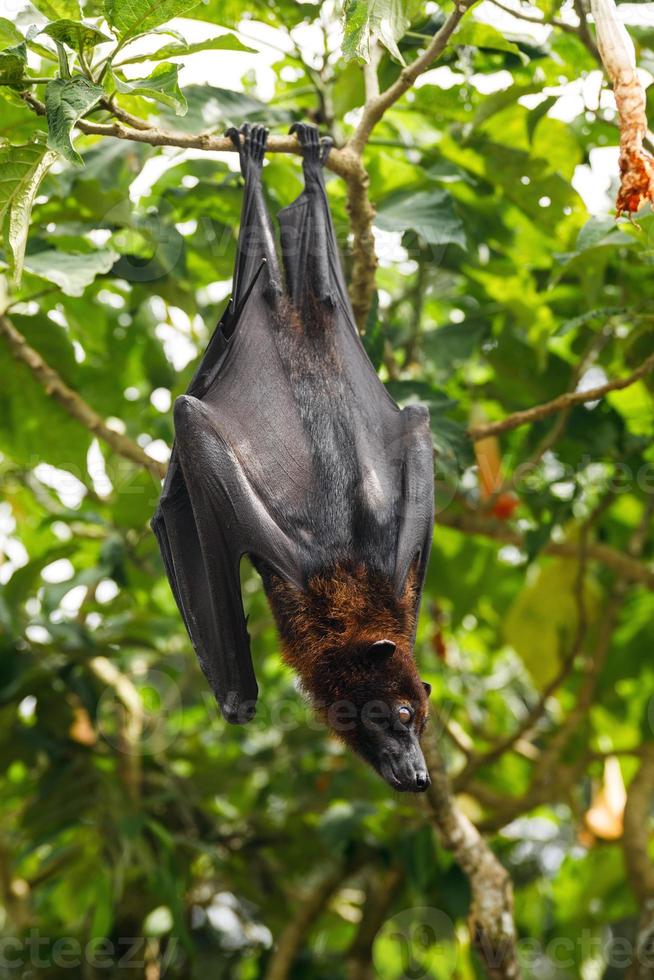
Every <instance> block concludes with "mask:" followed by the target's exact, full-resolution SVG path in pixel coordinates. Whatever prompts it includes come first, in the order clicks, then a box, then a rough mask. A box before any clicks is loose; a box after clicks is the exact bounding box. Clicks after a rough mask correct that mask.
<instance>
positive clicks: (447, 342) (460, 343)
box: [423, 320, 488, 372]
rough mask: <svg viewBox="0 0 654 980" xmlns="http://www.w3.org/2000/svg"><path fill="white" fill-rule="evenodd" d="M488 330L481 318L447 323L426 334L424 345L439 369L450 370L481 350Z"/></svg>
mask: <svg viewBox="0 0 654 980" xmlns="http://www.w3.org/2000/svg"><path fill="white" fill-rule="evenodd" d="M487 331H488V327H487V326H486V324H485V323H483V322H481V321H479V320H476V321H475V320H471V321H467V320H464V322H463V323H446V324H445V326H444V327H439V329H438V330H432V331H431V332H430V333H428V334H427V335H426V337H425V340H424V343H423V347H424V350H425V352H426V353H427V354H428V355H429V356H430V357H431V359H432V360H433V362H434V364H435V366H436V367H437V368H438V370H439V371H443V370H446V371H448V372H449V371H451V370H452V368H453V367H454V366H455V365H456V364H458V363H460V362H461V361H465V360H466V359H467V358H469V357H471V356H472V354H474V353H476V352H478V351H479V348H480V347H481V343H482V340H483V338H484V336H485V334H486V333H487Z"/></svg>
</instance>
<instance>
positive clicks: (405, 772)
mask: <svg viewBox="0 0 654 980" xmlns="http://www.w3.org/2000/svg"><path fill="white" fill-rule="evenodd" d="M421 762H422V765H417V766H416V765H414V764H413V762H412V761H411V760H410V759H406V760H404V763H403V764H401V763H400V762H399V760H397V759H396V760H393V758H392V757H391V753H390V752H389V751H388V750H387V749H384V750H382V753H381V758H380V762H379V766H378V772H379V774H380V776H381V777H382V779H384V780H385V781H386V782H387V783H388V785H389V786H390V787H391V788H392V789H394V790H397V792H398V793H424V792H425V790H426V789H428V788H429V785H430V782H431V780H430V779H429V773H428V772H427V767H426V766H425V765H424V761H423V760H421Z"/></svg>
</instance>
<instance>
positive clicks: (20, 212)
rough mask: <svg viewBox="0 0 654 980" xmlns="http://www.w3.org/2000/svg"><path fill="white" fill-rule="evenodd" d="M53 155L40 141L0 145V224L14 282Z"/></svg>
mask: <svg viewBox="0 0 654 980" xmlns="http://www.w3.org/2000/svg"><path fill="white" fill-rule="evenodd" d="M56 158H57V155H56V153H51V152H50V151H49V150H48V149H47V148H46V146H45V145H44V144H43V143H41V142H33V143H26V144H24V145H22V146H5V147H2V148H0V173H1V174H2V177H1V178H0V224H1V225H2V240H3V244H4V248H5V252H6V255H7V264H8V266H9V269H10V272H11V276H12V281H13V282H14V284H16V283H18V281H19V280H20V277H21V273H22V268H23V256H24V255H25V244H26V242H27V232H28V228H29V222H30V214H31V211H32V204H33V202H34V198H35V197H36V192H37V190H38V187H39V184H40V183H41V181H42V180H43V178H44V176H45V174H46V173H47V171H48V168H49V167H50V166H52V164H53V163H54V161H55V160H56Z"/></svg>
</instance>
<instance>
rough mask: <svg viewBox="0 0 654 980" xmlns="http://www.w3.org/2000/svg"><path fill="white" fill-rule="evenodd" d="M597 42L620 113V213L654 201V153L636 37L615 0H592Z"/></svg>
mask: <svg viewBox="0 0 654 980" xmlns="http://www.w3.org/2000/svg"><path fill="white" fill-rule="evenodd" d="M590 9H591V13H592V14H593V17H594V19H595V29H596V32H597V46H598V48H599V52H600V55H601V58H602V62H603V64H604V68H605V69H606V73H607V75H608V76H609V78H610V79H611V82H612V84H613V92H614V94H615V103H616V107H617V110H618V114H619V116H620V190H619V191H618V197H617V200H616V209H617V211H618V213H620V214H623V213H627V214H632V213H633V212H634V211H638V209H639V208H640V207H641V206H642V205H643V204H645V203H646V202H647V201H649V202H651V203H654V157H652V155H651V154H650V153H648V152H647V150H645V149H644V148H643V140H644V139H645V136H646V135H647V115H646V112H645V109H646V99H645V90H644V88H643V86H642V84H641V81H640V79H639V78H638V73H637V72H636V52H635V50H634V45H633V41H632V40H631V38H630V37H629V34H628V33H627V31H626V30H625V28H624V26H623V24H621V23H620V21H619V20H618V17H617V11H616V7H615V3H614V0H590Z"/></svg>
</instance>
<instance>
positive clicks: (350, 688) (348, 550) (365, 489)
mask: <svg viewBox="0 0 654 980" xmlns="http://www.w3.org/2000/svg"><path fill="white" fill-rule="evenodd" d="M291 132H294V133H295V134H296V136H297V139H298V141H299V143H300V145H301V148H302V153H303V171H304V180H305V187H304V191H303V192H302V194H300V196H299V197H298V198H297V200H296V201H294V202H293V203H292V204H290V205H289V206H288V207H286V208H284V209H283V210H282V211H281V212H280V214H279V224H280V231H281V249H282V255H283V270H282V268H281V267H280V265H279V263H278V259H277V255H276V250H275V238H274V233H273V229H272V225H271V221H270V218H269V215H268V212H267V209H266V205H265V203H264V198H263V191H262V187H261V179H260V177H261V168H262V164H263V159H264V153H265V147H266V138H267V131H266V130H265V129H264V128H263V127H261V126H252V127H249V126H247V125H246V126H243V127H242V128H241V130H240V131H237V130H235V129H232V130H230V131H229V132H228V135H229V136H230V138H231V139H232V141H233V143H234V145H235V147H236V149H237V150H238V152H239V155H240V165H241V172H242V174H243V177H244V179H245V190H244V199H243V207H242V213H241V226H240V235H239V242H238V253H237V260H236V268H235V273H234V285H233V295H232V298H231V301H230V303H229V306H228V308H227V310H226V312H225V314H224V316H223V317H222V319H221V321H220V323H219V324H218V327H217V328H216V331H215V333H214V334H213V336H212V338H211V340H210V342H209V344H208V346H207V349H206V351H205V353H204V356H203V358H202V360H201V363H200V365H199V367H198V369H197V371H196V374H195V376H194V377H193V380H192V381H191V384H190V386H189V388H188V391H187V393H186V394H185V395H183V396H182V397H180V398H178V399H177V401H176V402H175V408H174V421H175V444H174V447H173V452H172V458H171V461H170V466H169V469H168V474H167V477H166V480H165V483H164V487H163V492H162V496H161V500H160V503H159V506H158V509H157V512H156V514H155V516H154V519H153V528H154V531H155V533H156V536H157V539H158V542H159V546H160V548H161V553H162V555H163V559H164V563H165V566H166V571H167V574H168V578H169V580H170V584H171V587H172V590H173V592H174V594H175V598H176V600H177V604H178V606H179V609H180V612H181V615H182V617H183V619H184V622H185V624H186V628H187V630H188V633H189V635H190V637H191V641H192V643H193V646H194V648H195V651H196V654H197V656H198V659H199V662H200V665H201V667H202V670H203V672H204V674H205V676H206V678H207V680H208V682H209V684H210V686H211V688H212V690H213V692H214V694H215V696H216V699H217V701H218V703H219V705H220V708H221V710H222V713H223V715H224V717H225V718H226V719H227V720H228V721H230V722H241V723H243V722H247V721H249V720H250V719H251V718H252V716H253V715H254V711H255V705H256V699H257V693H258V689H257V683H256V680H255V675H254V670H253V667H252V658H251V654H250V644H249V637H248V632H247V626H246V620H245V616H244V613H243V607H242V601H241V590H240V580H239V564H240V560H241V558H242V556H243V555H248V556H249V557H250V559H251V561H252V562H253V564H254V566H255V567H256V569H257V570H258V572H259V573H260V575H261V578H262V581H263V586H264V589H265V591H266V594H267V596H268V599H269V602H270V605H271V607H272V610H273V614H274V616H275V619H276V621H277V625H278V629H279V633H280V637H281V642H282V648H283V655H284V658H285V660H286V661H287V662H288V663H289V664H290V665H291V666H292V667H293V668H294V669H295V670H296V671H297V673H298V675H299V678H300V681H301V684H302V687H303V689H304V690H305V691H306V692H307V694H308V696H309V698H310V700H311V701H312V703H313V705H314V706H315V707H316V709H317V710H318V711H319V713H321V715H322V716H323V717H324V718H325V720H326V721H327V722H328V724H329V725H330V726H331V727H332V729H333V730H334V731H335V732H336V734H337V735H340V736H341V738H342V739H343V740H344V741H345V742H346V743H348V744H349V745H350V746H351V747H352V748H353V749H354V750H355V751H357V752H358V753H359V754H360V755H361V756H362V757H363V758H364V759H365V760H367V761H368V762H369V763H370V764H371V765H372V766H373V767H374V768H375V769H376V770H377V772H378V773H379V774H380V775H381V776H382V777H383V778H384V779H386V781H387V782H388V783H389V784H390V785H391V786H392V787H394V788H395V789H397V790H410V791H422V790H425V789H426V788H427V786H428V785H429V775H428V772H427V766H426V764H425V760H424V757H423V754H422V751H421V748H420V742H419V739H420V735H421V733H422V730H423V728H424V725H425V721H426V714H427V699H428V696H429V685H427V684H424V683H423V682H422V681H421V680H420V678H419V676H418V673H417V669H416V665H415V662H414V659H413V645H414V640H415V630H416V618H417V615H418V607H419V604H420V596H421V591H422V586H423V581H424V576H425V571H426V567H427V561H428V557H429V549H430V544H431V538H432V530H433V507H434V504H433V493H434V491H433V486H434V480H433V450H432V441H431V436H430V431H429V416H428V412H427V410H426V409H425V408H424V407H421V406H415V405H414V406H409V407H408V408H405V409H403V410H400V409H399V408H398V406H397V405H396V404H395V402H394V401H393V400H392V399H391V397H390V396H389V395H388V393H387V392H386V390H385V388H384V387H383V385H382V384H381V382H380V381H379V379H378V377H377V374H376V373H375V370H374V368H373V366H372V364H371V363H370V361H369V360H368V357H367V355H366V353H365V350H364V348H363V346H362V344H361V341H360V339H359V336H358V333H357V330H356V327H355V324H354V319H353V314H352V308H351V306H350V301H349V298H348V294H347V289H346V286H345V281H344V277H343V272H342V269H341V265H340V260H339V254H338V249H337V245H336V239H335V234H334V229H333V226H332V221H331V216H330V212H329V206H328V203H327V197H326V193H325V185H324V181H323V172H322V171H323V165H324V163H325V160H326V159H327V155H328V153H329V149H330V146H331V144H330V142H329V141H327V140H324V139H323V140H321V139H319V137H318V134H317V131H316V130H315V129H314V128H313V127H311V126H308V125H305V124H296V125H294V126H293V127H292V129H291Z"/></svg>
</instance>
